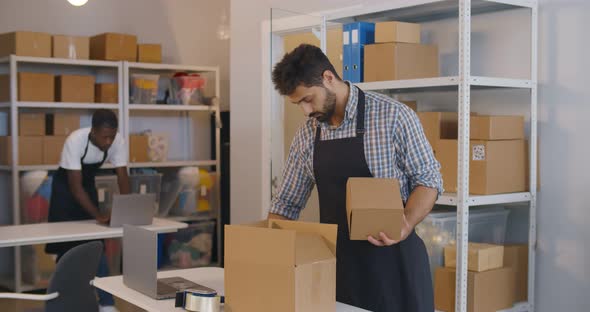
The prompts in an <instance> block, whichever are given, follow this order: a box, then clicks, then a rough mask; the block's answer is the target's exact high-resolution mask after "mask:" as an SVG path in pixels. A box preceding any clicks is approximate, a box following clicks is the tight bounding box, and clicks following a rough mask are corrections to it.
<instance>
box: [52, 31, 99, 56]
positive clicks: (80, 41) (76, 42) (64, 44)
mask: <svg viewBox="0 0 590 312" xmlns="http://www.w3.org/2000/svg"><path fill="white" fill-rule="evenodd" d="M51 39H52V40H51V41H52V42H51V43H52V49H51V51H52V53H51V56H52V57H56V58H65V59H78V60H88V59H90V38H89V37H79V36H63V35H53V36H52V38H51Z"/></svg>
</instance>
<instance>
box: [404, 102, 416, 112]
mask: <svg viewBox="0 0 590 312" xmlns="http://www.w3.org/2000/svg"><path fill="white" fill-rule="evenodd" d="M400 102H402V103H404V104H406V105H407V106H408V107H409V108H411V109H412V110H413V111H418V102H417V101H400Z"/></svg>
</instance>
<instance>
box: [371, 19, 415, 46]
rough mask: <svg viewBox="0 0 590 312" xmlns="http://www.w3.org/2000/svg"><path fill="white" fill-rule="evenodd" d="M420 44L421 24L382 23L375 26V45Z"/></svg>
mask: <svg viewBox="0 0 590 312" xmlns="http://www.w3.org/2000/svg"><path fill="white" fill-rule="evenodd" d="M387 42H405V43H420V24H415V23H404V22H395V21H394V22H380V23H376V24H375V43H387Z"/></svg>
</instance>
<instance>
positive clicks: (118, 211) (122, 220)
mask: <svg viewBox="0 0 590 312" xmlns="http://www.w3.org/2000/svg"><path fill="white" fill-rule="evenodd" d="M155 202H156V194H126V195H120V194H116V195H114V196H113V208H112V209H111V221H110V223H109V226H111V227H121V226H123V224H131V225H150V224H152V220H153V218H154V203H155Z"/></svg>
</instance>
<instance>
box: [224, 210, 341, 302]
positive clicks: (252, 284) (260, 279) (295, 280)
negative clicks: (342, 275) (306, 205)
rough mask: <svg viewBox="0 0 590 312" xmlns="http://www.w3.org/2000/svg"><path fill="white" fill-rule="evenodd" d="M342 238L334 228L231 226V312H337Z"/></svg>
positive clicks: (227, 233) (227, 253) (228, 287)
mask: <svg viewBox="0 0 590 312" xmlns="http://www.w3.org/2000/svg"><path fill="white" fill-rule="evenodd" d="M336 235H337V225H333V224H320V223H306V222H295V221H282V220H265V221H261V222H258V223H255V224H249V225H226V226H225V245H224V246H225V311H228V312H265V311H268V312H275V311H285V312H295V311H297V312H306V311H335V309H336Z"/></svg>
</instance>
